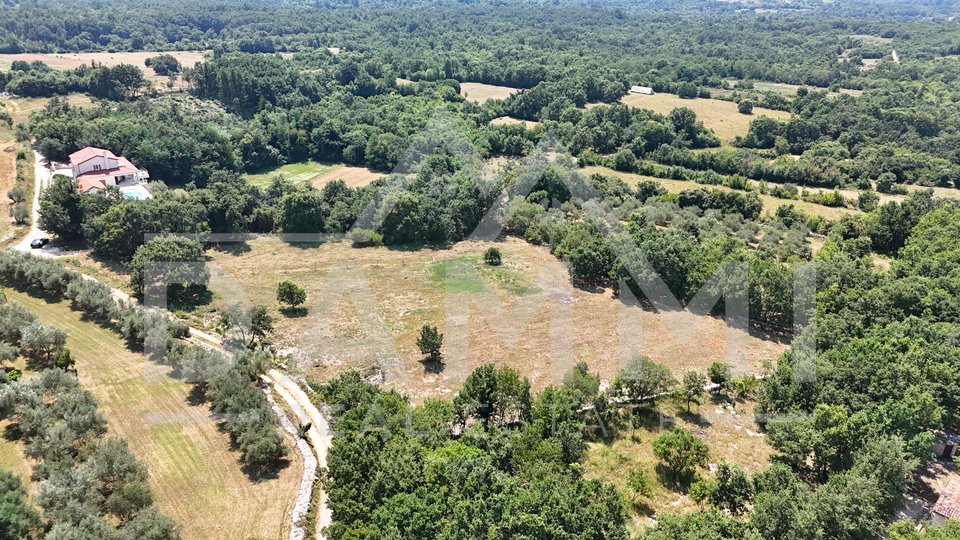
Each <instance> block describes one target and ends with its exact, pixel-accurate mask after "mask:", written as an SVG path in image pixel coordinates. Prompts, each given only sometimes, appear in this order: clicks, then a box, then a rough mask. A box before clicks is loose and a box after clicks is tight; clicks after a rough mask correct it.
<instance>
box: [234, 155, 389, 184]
mask: <svg viewBox="0 0 960 540" xmlns="http://www.w3.org/2000/svg"><path fill="white" fill-rule="evenodd" d="M277 176H282V177H283V178H285V179H287V180H290V181H291V182H309V183H311V184H313V185H314V186H315V187H318V188H319V187H323V185H324V184H326V183H327V182H332V181H333V180H343V181H344V183H346V184H347V185H348V186H350V187H362V186H365V185H367V184H369V183H370V182H373V181H374V180H376V179H377V178H380V177H381V176H383V174H382V173H378V172H374V171H372V170H370V169H367V168H366V167H353V166H350V165H344V164H342V163H320V162H317V161H312V160H310V161H301V162H298V163H288V164H286V165H282V166H280V167H277V168H275V169H272V170H269V171H266V172H262V173H257V174H247V175H245V177H246V179H247V181H248V182H250V183H251V184H253V185H256V186H260V187H266V186H268V185H269V184H270V182H271V181H272V180H273V179H274V178H276V177H277Z"/></svg>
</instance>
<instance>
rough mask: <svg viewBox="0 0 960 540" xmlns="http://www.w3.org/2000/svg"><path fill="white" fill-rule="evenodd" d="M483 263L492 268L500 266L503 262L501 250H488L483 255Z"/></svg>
mask: <svg viewBox="0 0 960 540" xmlns="http://www.w3.org/2000/svg"><path fill="white" fill-rule="evenodd" d="M483 262H485V263H487V264H489V265H490V266H500V263H501V262H502V261H501V259H500V250H499V249H497V248H495V247H491V248H487V251H485V252H484V253H483Z"/></svg>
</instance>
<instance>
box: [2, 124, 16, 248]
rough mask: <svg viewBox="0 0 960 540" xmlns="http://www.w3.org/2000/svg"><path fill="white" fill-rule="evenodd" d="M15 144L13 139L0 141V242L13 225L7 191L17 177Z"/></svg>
mask: <svg viewBox="0 0 960 540" xmlns="http://www.w3.org/2000/svg"><path fill="white" fill-rule="evenodd" d="M17 146H19V145H18V144H17V143H15V142H13V141H3V142H0V242H3V241H7V240H9V239H10V238H12V236H13V230H14V225H13V219H12V218H11V217H10V207H11V203H10V199H9V198H7V191H8V190H9V189H10V188H12V187H13V185H14V183H15V182H16V179H17Z"/></svg>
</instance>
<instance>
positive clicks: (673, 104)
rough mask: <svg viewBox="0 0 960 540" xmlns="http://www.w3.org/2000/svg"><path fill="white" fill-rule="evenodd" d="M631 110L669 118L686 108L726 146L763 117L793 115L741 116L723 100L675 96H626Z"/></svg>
mask: <svg viewBox="0 0 960 540" xmlns="http://www.w3.org/2000/svg"><path fill="white" fill-rule="evenodd" d="M620 101H621V102H622V103H624V104H626V105H629V106H631V107H642V108H644V109H651V110H653V111H656V112H658V113H661V114H670V111H672V110H674V109H676V108H677V107H686V108H688V109H691V110H692V111H693V112H695V113H697V119H698V120H700V121H702V122H703V125H704V126H706V127H708V128H710V129H712V130H713V132H714V133H716V134H717V137H720V140H721V141H723V142H726V143H728V142H730V141H732V140H733V139H734V138H735V137H736V136H737V135H746V134H747V130H748V129H749V128H750V122H751V121H752V120H753V119H754V118H758V117H760V116H769V117H771V118H776V119H777V120H786V119H788V118H790V113H788V112H785V111H774V110H771V109H764V108H762V107H754V109H753V114H740V113H739V112H737V104H736V103H734V102H732V101H724V100H722V99H702V98H696V99H682V98H680V97H679V96H677V95H674V94H654V95H652V96H647V95H644V94H627V95H626V96H624V97H623V98H622V99H621V100H620Z"/></svg>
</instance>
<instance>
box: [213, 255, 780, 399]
mask: <svg viewBox="0 0 960 540" xmlns="http://www.w3.org/2000/svg"><path fill="white" fill-rule="evenodd" d="M490 245H491V244H490V243H482V242H460V243H457V244H455V245H453V246H452V247H450V248H449V249H427V248H424V249H419V250H406V249H388V248H365V249H357V248H352V247H351V246H350V245H349V244H348V243H345V242H341V243H327V244H323V245H319V246H317V245H310V246H298V245H290V244H287V243H284V242H282V241H280V240H279V239H275V238H259V239H256V240H253V241H251V242H249V243H248V244H246V245H244V246H236V247H235V249H232V250H228V249H222V250H219V251H211V252H208V253H210V255H211V257H212V261H211V273H212V275H213V278H212V280H211V288H212V289H213V290H214V295H215V298H216V300H215V301H214V305H215V307H218V308H222V307H224V306H226V305H228V304H229V303H232V302H235V301H245V302H249V303H251V304H263V305H266V306H269V307H270V308H271V311H272V312H273V314H274V315H275V316H276V331H275V336H274V341H275V345H276V346H277V348H278V349H279V350H280V351H281V353H282V354H285V355H289V356H290V357H291V363H293V364H295V365H298V366H300V367H301V368H303V370H304V371H305V372H306V373H307V374H308V375H310V376H312V377H316V378H318V379H328V378H331V377H334V376H336V375H337V374H338V373H339V372H341V371H342V370H344V369H346V368H349V367H357V368H361V369H365V370H371V371H375V370H377V369H380V370H382V371H383V373H384V376H385V380H386V383H387V385H388V386H389V387H393V388H398V389H400V390H402V391H403V392H406V393H408V394H410V395H411V396H412V397H413V399H414V400H416V401H420V400H422V399H424V398H427V397H432V396H438V395H440V396H442V395H447V394H450V393H452V392H453V391H454V390H457V389H459V387H460V385H461V384H462V381H463V379H464V378H465V377H466V375H467V374H469V372H470V371H471V370H472V369H474V368H476V367H478V366H480V365H481V364H484V363H488V362H493V363H497V364H501V365H508V366H511V367H514V368H516V369H518V370H519V371H520V372H521V373H523V374H524V375H525V376H527V377H529V378H530V380H531V383H532V384H533V386H534V387H535V388H538V389H539V388H543V387H544V386H547V385H549V384H553V383H558V382H560V381H561V380H562V377H563V374H564V373H565V372H567V371H568V370H569V368H570V367H571V366H572V365H573V364H574V363H575V362H577V361H581V360H582V361H586V362H587V363H588V364H589V365H590V366H591V369H593V370H595V371H597V372H599V373H600V374H601V376H602V377H603V378H604V379H607V380H609V379H612V378H613V376H614V375H615V374H616V372H617V371H618V369H619V367H620V365H621V361H622V360H625V359H626V358H628V357H629V356H631V355H635V354H645V355H648V356H650V357H651V358H653V359H654V360H655V361H657V362H660V363H663V364H664V365H667V366H669V367H670V368H671V369H673V370H674V372H675V373H677V374H678V375H681V374H682V373H684V372H685V371H687V370H688V369H693V368H697V369H705V368H706V366H707V365H709V364H710V363H711V362H713V361H717V360H721V359H723V358H725V355H726V354H727V353H728V352H730V351H732V354H734V356H735V358H736V359H735V360H734V361H733V362H734V363H735V364H736V371H737V372H739V373H757V372H759V371H760V370H761V366H762V364H763V362H764V361H765V360H770V359H774V358H776V357H777V356H778V355H779V354H780V353H781V352H782V351H783V350H784V349H785V345H784V344H781V343H776V342H772V341H767V340H764V339H761V338H758V337H754V336H751V335H748V334H747V333H746V332H742V331H739V330H736V329H732V328H730V327H728V326H727V325H726V324H725V323H724V322H723V321H722V320H720V319H716V318H711V317H703V316H695V315H692V314H690V313H688V312H669V313H654V312H650V311H645V310H643V309H641V308H639V307H636V306H635V305H628V304H627V303H625V302H622V301H621V300H619V299H616V298H613V296H612V293H611V291H610V290H598V291H587V290H582V289H579V288H575V287H574V286H572V285H571V283H570V278H569V276H568V273H567V269H566V266H565V265H564V263H562V262H560V261H558V260H557V259H556V258H555V257H554V256H553V255H551V254H550V253H549V251H548V250H547V248H545V247H541V246H533V245H530V244H527V243H526V242H524V241H522V240H519V239H514V238H508V239H505V240H503V241H501V242H497V243H496V244H495V245H496V247H498V248H499V249H500V251H501V252H502V254H503V261H504V263H503V265H502V266H499V267H490V266H487V265H485V264H483V262H482V258H481V255H482V253H483V251H484V250H485V249H487V248H488V247H490ZM287 279H288V280H292V281H293V282H295V283H297V284H299V285H300V286H302V287H304V288H305V289H306V292H307V303H306V310H305V312H304V313H298V314H294V315H289V316H288V315H285V314H283V313H281V312H279V311H278V305H277V302H276V287H277V283H278V282H280V281H282V280H287ZM426 323H429V324H435V325H437V326H438V327H439V329H440V331H441V332H443V333H444V334H445V338H444V347H443V354H444V359H445V366H444V368H443V369H442V370H436V369H431V368H435V367H436V366H428V365H424V364H422V363H421V360H422V359H423V355H422V354H421V353H420V352H419V350H418V349H417V347H416V340H417V336H418V335H419V331H420V328H421V326H422V325H423V324H426ZM738 347H740V348H738Z"/></svg>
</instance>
